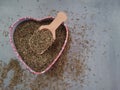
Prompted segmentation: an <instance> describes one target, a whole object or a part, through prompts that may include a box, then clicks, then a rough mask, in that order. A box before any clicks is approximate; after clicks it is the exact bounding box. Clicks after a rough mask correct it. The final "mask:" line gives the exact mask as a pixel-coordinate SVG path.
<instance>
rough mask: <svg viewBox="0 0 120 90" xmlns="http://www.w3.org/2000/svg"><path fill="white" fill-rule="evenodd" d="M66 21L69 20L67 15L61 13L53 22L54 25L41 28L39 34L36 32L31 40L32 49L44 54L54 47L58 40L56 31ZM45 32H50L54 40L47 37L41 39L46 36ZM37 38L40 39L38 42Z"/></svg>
mask: <svg viewBox="0 0 120 90" xmlns="http://www.w3.org/2000/svg"><path fill="white" fill-rule="evenodd" d="M66 20H67V16H66V14H65V13H64V12H59V13H58V14H57V16H56V18H55V19H54V20H53V21H52V23H50V24H49V25H43V26H40V27H39V28H38V30H37V32H35V33H34V34H33V36H32V37H31V38H30V40H29V45H30V48H31V49H32V50H33V51H35V52H37V53H40V54H43V53H44V52H45V51H46V50H47V49H48V48H49V47H50V46H51V45H52V43H53V42H54V40H55V39H56V32H55V31H56V30H57V28H58V27H59V26H60V25H61V24H62V23H63V22H64V21H66ZM43 30H49V31H50V32H51V34H52V38H53V40H51V39H48V38H45V37H44V38H42V39H41V38H39V37H41V36H42V35H43V34H45V32H44V33H42V31H43ZM40 34H41V35H40ZM36 38H38V39H39V40H38V41H37V40H35V39H36ZM33 40H34V42H33ZM48 40H49V42H48Z"/></svg>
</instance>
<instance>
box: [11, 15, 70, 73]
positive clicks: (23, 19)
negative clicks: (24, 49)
mask: <svg viewBox="0 0 120 90" xmlns="http://www.w3.org/2000/svg"><path fill="white" fill-rule="evenodd" d="M48 19H54V18H52V17H47V18H43V19H35V18H32V17H24V18H21V19H19V20H17V21H16V22H15V23H13V25H11V26H10V43H11V46H12V48H13V50H14V52H15V54H16V55H17V57H18V59H19V60H20V61H21V62H22V64H23V65H24V66H25V67H26V68H27V69H28V70H30V72H32V73H34V74H42V73H45V72H46V71H48V70H49V69H50V68H51V67H52V66H53V65H54V64H55V62H56V61H57V60H58V58H59V57H60V56H61V54H62V52H63V50H64V48H65V46H66V44H67V40H68V28H67V26H66V25H65V24H63V25H64V26H65V28H66V39H65V41H64V44H63V46H62V49H61V51H60V52H59V53H58V55H57V56H56V58H55V59H54V60H53V62H52V63H51V64H50V65H49V66H48V67H47V68H46V69H45V70H43V71H41V72H36V71H34V70H32V69H31V68H30V67H29V66H28V65H27V64H26V63H25V62H24V61H23V60H22V58H21V56H20V55H19V53H18V51H17V49H16V46H15V44H14V40H13V34H14V31H15V29H16V27H17V25H19V24H20V23H22V22H23V21H26V20H35V21H40V22H41V21H44V20H48Z"/></svg>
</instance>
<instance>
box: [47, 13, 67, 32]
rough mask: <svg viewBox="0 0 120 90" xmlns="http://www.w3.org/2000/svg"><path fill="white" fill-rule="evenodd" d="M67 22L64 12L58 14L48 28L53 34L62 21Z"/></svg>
mask: <svg viewBox="0 0 120 90" xmlns="http://www.w3.org/2000/svg"><path fill="white" fill-rule="evenodd" d="M66 20H67V16H66V14H65V13H64V12H59V13H58V14H57V16H56V17H55V19H54V20H53V21H52V23H51V24H50V25H49V28H50V30H51V31H52V32H55V30H56V29H57V28H58V27H59V26H60V24H62V23H63V22H64V21H66Z"/></svg>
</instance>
